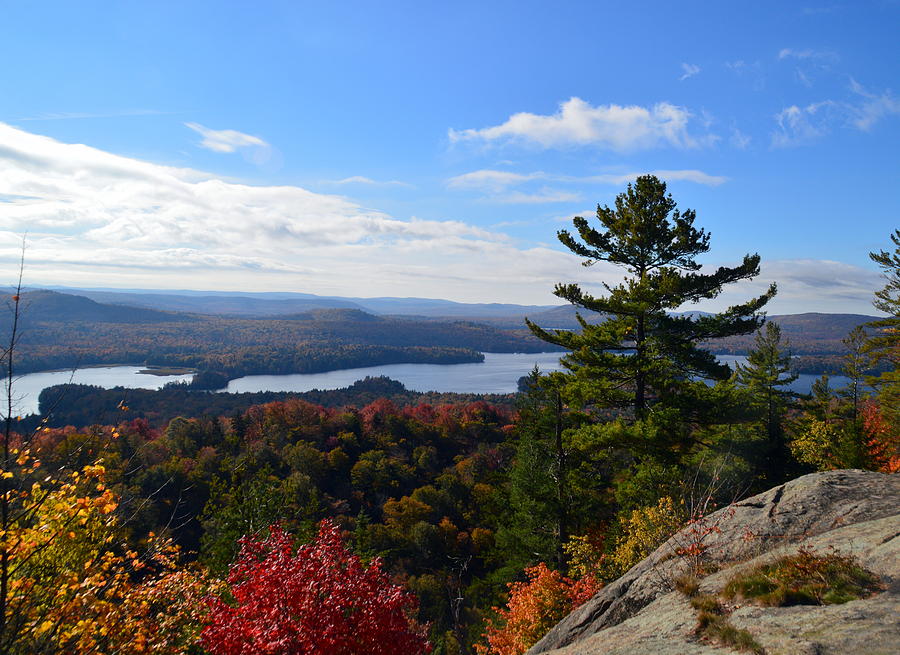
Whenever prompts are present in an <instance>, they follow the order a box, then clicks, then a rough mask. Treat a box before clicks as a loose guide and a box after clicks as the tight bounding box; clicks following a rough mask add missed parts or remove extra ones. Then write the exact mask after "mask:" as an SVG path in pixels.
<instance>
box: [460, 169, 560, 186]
mask: <svg viewBox="0 0 900 655" xmlns="http://www.w3.org/2000/svg"><path fill="white" fill-rule="evenodd" d="M549 177H550V176H548V175H547V174H546V173H512V172H510V171H497V170H490V169H482V170H478V171H472V172H471V173H464V174H462V175H457V176H455V177H451V178H450V179H449V180H447V186H448V187H449V188H451V189H482V190H487V191H503V190H504V189H506V188H508V187H511V186H516V185H518V184H522V183H524V182H530V181H532V180H546V179H548V178H549Z"/></svg>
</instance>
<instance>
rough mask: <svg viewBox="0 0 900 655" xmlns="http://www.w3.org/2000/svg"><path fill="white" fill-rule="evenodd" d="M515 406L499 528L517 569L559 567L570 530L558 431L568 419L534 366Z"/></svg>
mask: <svg viewBox="0 0 900 655" xmlns="http://www.w3.org/2000/svg"><path fill="white" fill-rule="evenodd" d="M524 386H525V392H524V393H523V394H520V396H519V402H518V410H519V415H518V420H517V421H516V435H515V436H516V454H515V458H514V460H513V464H512V468H511V470H510V473H509V503H510V510H511V511H510V513H509V519H510V520H509V521H507V522H506V525H504V526H503V527H502V529H501V533H500V535H499V540H500V541H501V542H502V543H504V545H505V546H506V548H507V549H508V550H509V551H512V552H511V553H510V554H512V555H513V559H515V560H517V561H516V567H517V568H524V567H525V566H531V565H534V564H536V563H537V562H538V561H550V560H555V561H556V563H557V565H558V566H562V565H563V563H564V562H563V559H564V553H563V550H562V545H563V543H565V541H566V539H567V538H568V536H569V531H570V529H571V526H570V522H569V510H570V506H571V504H572V502H573V499H572V497H571V496H572V494H571V488H570V480H569V478H570V474H569V471H568V464H569V458H570V453H569V452H568V448H567V447H566V444H564V442H563V430H564V428H565V427H569V425H568V424H569V423H570V420H571V417H570V416H568V415H567V414H566V413H564V410H563V406H562V397H561V395H560V390H559V388H558V387H554V385H553V384H552V382H551V378H549V377H546V376H543V377H542V376H541V374H540V372H539V371H538V369H537V367H535V368H534V370H532V371H531V373H530V375H529V376H528V377H527V378H526V379H525V383H524Z"/></svg>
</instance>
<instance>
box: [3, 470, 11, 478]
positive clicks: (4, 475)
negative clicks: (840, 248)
mask: <svg viewBox="0 0 900 655" xmlns="http://www.w3.org/2000/svg"><path fill="white" fill-rule="evenodd" d="M11 477H13V472H12V471H3V474H2V475H0V478H3V479H9V478H11Z"/></svg>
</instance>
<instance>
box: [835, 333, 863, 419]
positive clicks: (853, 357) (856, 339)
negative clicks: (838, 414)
mask: <svg viewBox="0 0 900 655" xmlns="http://www.w3.org/2000/svg"><path fill="white" fill-rule="evenodd" d="M866 338H867V337H866V331H865V329H864V328H863V327H862V326H861V325H857V326H856V327H855V328H853V329H852V330H851V331H850V334H848V335H847V336H846V337H845V338H844V340H843V344H844V346H845V347H846V348H847V352H846V354H845V355H844V365H843V367H842V369H843V371H842V372H843V374H844V375H845V376H846V377H847V378H848V382H847V384H846V385H845V386H844V387H843V388H841V389H839V390H838V396H839V397H841V398H843V399H844V401H845V403H846V406H845V408H844V413H845V414H846V416H847V417H848V418H849V419H850V420H851V421H854V422H855V421H856V420H857V419H858V418H859V411H860V405H861V403H862V400H863V392H864V381H865V375H866V369H867V364H868V357H867V356H866V353H865V347H866Z"/></svg>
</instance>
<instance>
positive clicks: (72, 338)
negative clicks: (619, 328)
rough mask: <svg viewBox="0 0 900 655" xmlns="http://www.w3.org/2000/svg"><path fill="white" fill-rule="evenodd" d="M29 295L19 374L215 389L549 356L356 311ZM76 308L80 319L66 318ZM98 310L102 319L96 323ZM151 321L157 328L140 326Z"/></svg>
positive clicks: (484, 332)
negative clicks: (267, 313) (169, 305)
mask: <svg viewBox="0 0 900 655" xmlns="http://www.w3.org/2000/svg"><path fill="white" fill-rule="evenodd" d="M32 295H36V296H37V300H36V303H35V304H34V305H32V307H31V309H29V310H28V314H25V313H24V312H23V316H25V315H27V316H28V318H27V319H25V321H24V324H23V325H22V326H21V327H22V329H21V340H20V342H19V346H18V358H19V362H18V368H17V370H18V371H19V372H29V371H40V370H49V369H58V368H71V367H76V366H89V365H94V364H125V363H128V364H152V365H163V366H184V367H191V368H196V369H199V370H201V371H206V372H212V373H215V374H217V377H216V383H215V385H214V386H213V388H220V387H222V386H224V384H221V381H222V380H223V379H224V380H225V381H227V380H228V379H229V378H235V377H240V376H242V375H253V374H265V373H271V374H277V373H316V372H321V371H329V370H334V369H341V368H357V367H363V366H375V365H378V364H398V363H416V362H421V363H430V364H452V363H460V362H477V361H480V360H481V359H482V355H481V352H484V351H487V352H540V351H543V350H546V349H547V347H546V346H545V345H544V344H542V343H541V342H540V341H539V340H537V339H535V338H534V337H532V336H530V335H526V334H524V333H521V332H520V333H513V332H509V331H503V330H499V329H496V328H492V327H489V326H486V325H482V324H477V323H472V322H463V321H456V322H452V323H448V322H435V321H416V320H410V319H404V318H391V317H380V316H374V315H372V314H367V313H365V312H362V311H359V310H354V309H330V310H315V311H312V312H307V313H301V314H294V315H289V316H285V317H281V318H278V319H272V318H228V317H221V316H204V315H186V314H167V313H163V312H156V311H154V310H143V309H134V308H126V307H119V306H111V305H98V304H96V303H94V302H93V301H91V300H87V299H80V300H79V299H77V297H76V296H65V295H63V294H54V293H51V292H42V291H38V292H25V293H23V294H22V300H23V303H24V304H23V308H27V307H28V303H29V302H30V298H31V296H32ZM60 298H63V299H65V300H64V301H60V300H59V299H60ZM48 299H50V300H52V302H49V301H48ZM70 304H71V305H76V306H77V309H78V311H73V312H72V314H71V315H67V314H66V311H65V309H66V308H68V307H69V305H70ZM95 306H96V307H97V308H100V309H99V310H98V312H99V313H100V315H101V317H102V319H103V320H97V321H95V320H93V319H92V318H90V311H91V310H92V308H93V307H95ZM132 313H133V314H132ZM145 315H147V316H149V317H151V318H152V319H153V320H152V321H143V320H142V317H144V316H145ZM131 318H134V320H131Z"/></svg>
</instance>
